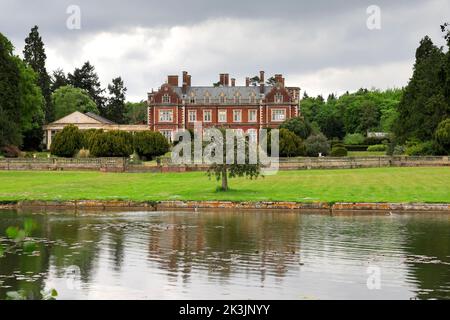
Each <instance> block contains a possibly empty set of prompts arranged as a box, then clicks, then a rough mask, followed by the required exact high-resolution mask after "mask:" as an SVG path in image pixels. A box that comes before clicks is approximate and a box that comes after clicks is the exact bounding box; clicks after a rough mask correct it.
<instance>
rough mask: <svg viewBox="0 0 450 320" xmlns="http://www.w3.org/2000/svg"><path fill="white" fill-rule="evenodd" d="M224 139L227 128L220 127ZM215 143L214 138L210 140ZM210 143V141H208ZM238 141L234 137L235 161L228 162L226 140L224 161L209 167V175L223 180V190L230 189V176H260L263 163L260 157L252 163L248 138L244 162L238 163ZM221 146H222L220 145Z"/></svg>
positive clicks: (245, 144) (223, 145)
mask: <svg viewBox="0 0 450 320" xmlns="http://www.w3.org/2000/svg"><path fill="white" fill-rule="evenodd" d="M220 131H221V133H222V136H223V140H224V141H225V140H226V138H225V129H220ZM210 142H211V143H213V139H212V140H211V141H210ZM206 143H208V144H209V141H208V142H206ZM237 144H238V143H237V141H236V139H234V141H233V145H234V150H233V151H234V156H233V159H234V161H233V162H232V163H227V152H226V143H225V142H224V143H223V144H222V148H223V150H222V154H223V158H222V161H221V162H222V163H212V164H211V165H210V167H209V168H208V176H209V177H210V178H211V177H212V176H215V177H216V179H217V181H219V180H222V186H221V188H220V190H221V191H228V178H235V177H247V178H250V179H251V180H252V179H253V178H258V176H259V175H260V172H261V165H260V162H259V159H258V161H257V163H256V164H251V163H250V157H249V154H250V152H249V150H250V144H249V141H248V139H247V138H246V139H245V140H244V154H245V158H244V163H242V164H241V163H238V147H237ZM219 147H220V146H219ZM212 153H213V154H214V152H212Z"/></svg>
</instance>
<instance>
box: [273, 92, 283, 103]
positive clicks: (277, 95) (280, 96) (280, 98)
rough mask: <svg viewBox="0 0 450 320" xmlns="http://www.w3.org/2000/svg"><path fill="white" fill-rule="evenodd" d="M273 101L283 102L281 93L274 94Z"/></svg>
mask: <svg viewBox="0 0 450 320" xmlns="http://www.w3.org/2000/svg"><path fill="white" fill-rule="evenodd" d="M275 102H276V103H282V102H283V95H282V94H281V93H279V92H277V93H276V94H275Z"/></svg>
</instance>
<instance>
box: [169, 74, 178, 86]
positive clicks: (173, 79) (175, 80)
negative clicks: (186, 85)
mask: <svg viewBox="0 0 450 320" xmlns="http://www.w3.org/2000/svg"><path fill="white" fill-rule="evenodd" d="M167 83H168V84H169V85H171V86H172V87H178V76H167Z"/></svg>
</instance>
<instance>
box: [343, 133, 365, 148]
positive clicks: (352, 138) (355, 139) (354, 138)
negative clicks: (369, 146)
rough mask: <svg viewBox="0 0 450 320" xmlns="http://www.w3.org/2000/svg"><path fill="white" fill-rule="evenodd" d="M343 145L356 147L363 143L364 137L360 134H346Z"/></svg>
mask: <svg viewBox="0 0 450 320" xmlns="http://www.w3.org/2000/svg"><path fill="white" fill-rule="evenodd" d="M344 143H345V144H352V145H358V144H363V143H364V136H363V135H362V134H360V133H348V134H346V135H345V138H344Z"/></svg>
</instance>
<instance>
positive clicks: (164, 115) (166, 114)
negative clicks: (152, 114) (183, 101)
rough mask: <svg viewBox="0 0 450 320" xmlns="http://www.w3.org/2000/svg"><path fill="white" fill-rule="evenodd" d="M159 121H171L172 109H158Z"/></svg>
mask: <svg viewBox="0 0 450 320" xmlns="http://www.w3.org/2000/svg"><path fill="white" fill-rule="evenodd" d="M159 121H160V122H172V121H173V111H172V110H159Z"/></svg>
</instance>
